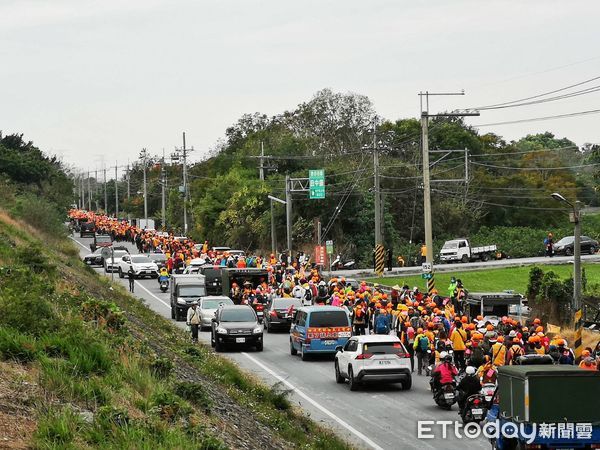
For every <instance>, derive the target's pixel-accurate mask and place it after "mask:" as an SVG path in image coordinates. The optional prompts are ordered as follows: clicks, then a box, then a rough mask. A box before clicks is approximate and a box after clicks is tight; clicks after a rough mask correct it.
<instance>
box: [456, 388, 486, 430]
mask: <svg viewBox="0 0 600 450" xmlns="http://www.w3.org/2000/svg"><path fill="white" fill-rule="evenodd" d="M485 397H486V396H485V395H484V394H482V393H479V394H474V395H471V396H469V398H467V400H466V402H465V405H464V407H463V409H462V410H461V411H460V412H459V414H460V417H461V418H462V421H463V423H464V424H467V423H469V422H476V423H479V422H481V421H482V420H483V419H485V417H486V415H487V411H488V408H489V402H486V400H485Z"/></svg>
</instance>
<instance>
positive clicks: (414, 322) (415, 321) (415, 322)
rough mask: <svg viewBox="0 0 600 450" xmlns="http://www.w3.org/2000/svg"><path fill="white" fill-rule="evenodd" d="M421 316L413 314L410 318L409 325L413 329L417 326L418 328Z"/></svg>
mask: <svg viewBox="0 0 600 450" xmlns="http://www.w3.org/2000/svg"><path fill="white" fill-rule="evenodd" d="M420 320H421V318H420V317H419V316H413V317H411V318H410V326H411V327H413V328H414V329H415V330H416V329H417V328H419V325H420V324H419V322H420Z"/></svg>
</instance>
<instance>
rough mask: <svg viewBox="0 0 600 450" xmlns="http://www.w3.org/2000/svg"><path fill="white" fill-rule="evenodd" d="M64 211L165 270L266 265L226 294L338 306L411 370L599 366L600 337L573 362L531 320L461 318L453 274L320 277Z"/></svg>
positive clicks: (461, 293) (309, 270)
mask: <svg viewBox="0 0 600 450" xmlns="http://www.w3.org/2000/svg"><path fill="white" fill-rule="evenodd" d="M70 217H71V218H72V219H75V218H83V217H85V218H87V219H88V220H92V221H94V222H95V224H96V228H97V230H98V231H99V232H103V233H107V234H110V235H111V236H112V237H113V239H114V240H115V241H117V242H118V241H127V242H130V243H132V244H135V245H136V247H137V248H138V250H139V251H140V252H145V253H147V252H163V253H165V255H166V256H167V261H166V270H167V271H168V272H169V273H170V272H173V271H175V270H176V269H178V268H181V267H185V266H186V265H189V264H190V263H191V262H192V260H194V259H197V258H200V259H202V260H204V261H206V262H207V263H209V264H213V265H215V266H225V267H238V268H245V267H257V268H265V269H267V271H268V274H269V275H268V279H264V280H261V282H260V283H259V284H258V285H256V286H252V285H246V284H244V285H241V286H239V285H237V284H236V283H234V284H233V285H232V292H231V298H232V299H236V302H237V303H250V304H251V303H254V302H257V301H258V302H264V303H266V302H267V301H268V300H269V299H271V298H273V297H286V298H290V297H295V298H298V299H301V300H302V302H303V303H304V304H315V305H332V306H337V307H340V308H345V309H346V310H347V311H348V314H349V315H350V319H351V323H352V327H353V332H354V334H356V335H361V334H395V335H397V336H398V337H399V338H400V340H401V341H402V342H403V344H404V345H405V347H406V348H407V350H408V351H409V353H410V358H411V366H412V370H413V371H414V370H415V365H416V370H417V373H418V374H419V375H421V374H422V373H423V372H424V371H426V370H427V368H431V367H436V366H440V365H442V364H443V362H444V361H445V360H447V359H448V355H451V356H452V360H453V363H454V365H455V366H456V367H457V368H458V369H459V370H461V369H465V368H466V367H467V366H471V367H475V368H476V370H477V373H478V374H479V375H480V376H481V378H482V379H484V378H486V377H487V378H491V377H495V374H496V369H497V367H499V366H503V365H507V364H509V365H510V364H516V363H518V361H519V357H521V356H525V355H549V356H550V357H551V358H552V359H553V361H554V362H555V363H556V364H566V365H574V364H576V363H577V364H578V365H579V366H580V367H581V368H583V369H586V370H600V342H599V343H598V345H596V347H595V348H593V349H592V348H589V347H588V348H586V349H585V350H584V352H583V354H582V358H581V360H580V361H576V360H575V355H574V353H573V351H572V350H571V348H570V347H569V346H568V342H567V341H566V340H565V339H564V338H563V337H561V336H560V335H554V336H552V337H550V336H548V334H547V333H546V328H545V326H544V324H543V323H542V322H541V320H540V319H538V318H532V319H531V320H528V321H525V322H523V323H522V322H519V321H517V320H515V319H514V318H511V317H508V316H504V317H501V318H500V319H499V320H498V321H497V323H494V322H495V321H490V320H487V319H486V318H484V317H482V316H477V317H472V318H469V317H467V316H466V315H464V308H463V305H464V303H465V300H466V297H467V295H468V292H467V290H466V288H465V287H464V286H463V284H462V283H461V280H458V279H454V278H452V279H451V282H450V285H449V286H448V290H447V292H446V293H443V294H442V293H440V292H438V291H437V290H433V291H432V292H431V293H430V294H427V293H424V292H421V291H420V290H419V289H418V288H417V287H414V288H412V289H410V287H409V286H407V285H404V286H402V287H401V286H398V285H396V286H394V287H393V288H392V289H391V290H388V289H387V288H384V287H382V286H379V285H377V284H374V285H370V284H368V283H367V282H365V281H362V282H357V281H355V280H346V279H345V278H344V277H340V278H332V279H330V280H329V281H326V280H324V279H323V277H322V275H321V274H320V273H319V271H318V270H317V269H316V268H314V267H311V266H310V265H309V264H306V262H305V261H303V260H302V258H301V257H300V256H299V257H297V258H294V259H293V260H292V262H291V264H289V263H288V262H287V261H285V260H284V261H282V260H280V259H278V258H276V257H275V255H270V257H268V258H263V257H262V256H246V255H232V254H228V252H227V251H224V252H219V251H215V250H212V249H210V248H209V245H208V242H206V241H205V242H204V243H202V244H196V243H195V242H193V241H192V240H191V239H188V238H185V237H176V236H174V235H173V234H167V233H160V232H157V231H154V230H151V231H150V230H142V229H140V228H138V227H135V226H132V225H131V224H129V223H128V222H127V221H124V220H117V219H115V218H111V217H107V216H104V215H97V214H94V213H93V212H86V211H80V210H73V211H71V212H70ZM286 259H287V258H286ZM415 360H416V361H415Z"/></svg>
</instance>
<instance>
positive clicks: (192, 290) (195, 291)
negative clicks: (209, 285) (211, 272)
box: [179, 286, 206, 297]
mask: <svg viewBox="0 0 600 450" xmlns="http://www.w3.org/2000/svg"><path fill="white" fill-rule="evenodd" d="M205 295H206V289H205V288H204V286H180V287H179V296H180V297H203V296H205Z"/></svg>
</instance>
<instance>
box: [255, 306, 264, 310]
mask: <svg viewBox="0 0 600 450" xmlns="http://www.w3.org/2000/svg"><path fill="white" fill-rule="evenodd" d="M264 308H265V307H264V305H256V310H257V311H262V310H263V309H264Z"/></svg>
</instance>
